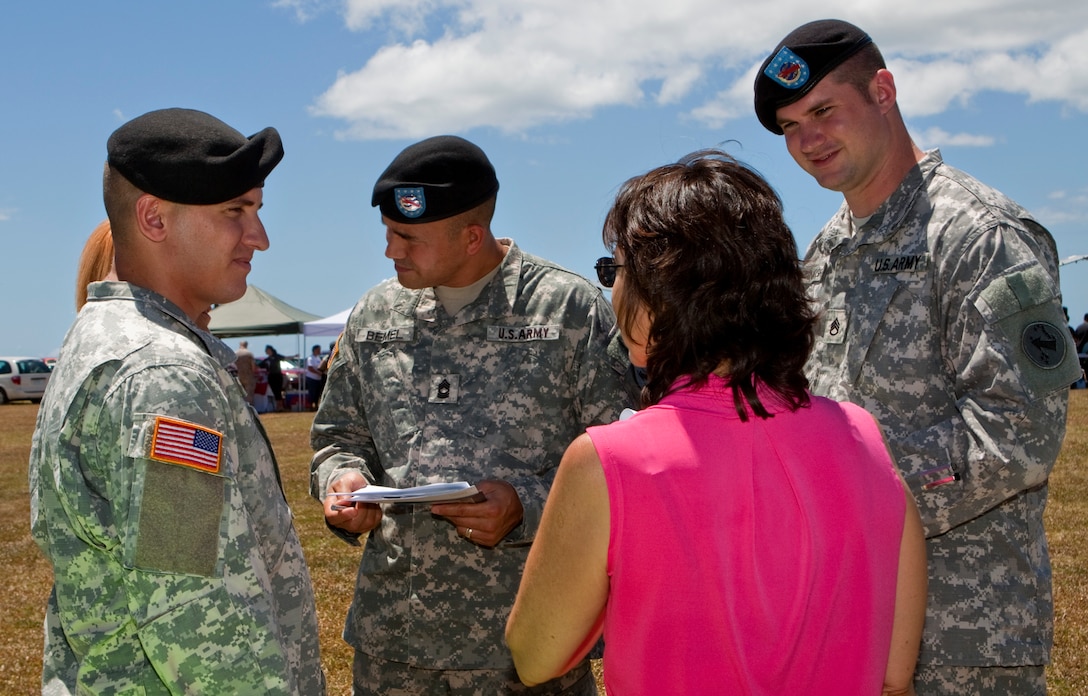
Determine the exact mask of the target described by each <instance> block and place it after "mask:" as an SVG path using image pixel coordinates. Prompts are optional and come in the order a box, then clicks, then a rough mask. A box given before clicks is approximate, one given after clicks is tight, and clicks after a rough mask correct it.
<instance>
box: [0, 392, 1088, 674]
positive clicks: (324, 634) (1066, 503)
mask: <svg viewBox="0 0 1088 696" xmlns="http://www.w3.org/2000/svg"><path fill="white" fill-rule="evenodd" d="M1070 401H1071V403H1070V410H1069V427H1068V432H1067V435H1066V439H1065V445H1064V447H1063V449H1062V454H1061V457H1060V459H1059V461H1058V464H1057V466H1056V467H1055V470H1054V474H1053V476H1052V478H1051V486H1050V505H1049V506H1048V508H1047V529H1048V533H1049V538H1050V548H1051V557H1052V559H1053V564H1054V584H1055V604H1056V607H1055V614H1056V631H1055V645H1054V658H1053V663H1052V664H1051V665H1050V667H1049V669H1048V678H1049V685H1050V693H1051V694H1052V695H1055V696H1075V695H1078V694H1088V659H1085V656H1086V655H1088V390H1082V391H1073V392H1071V399H1070ZM37 412H38V408H37V406H34V405H31V404H26V403H18V404H9V405H6V406H2V407H0V519H3V520H4V529H5V532H4V535H3V537H2V538H0V568H3V569H5V570H4V571H3V572H4V575H5V581H6V582H5V586H4V592H2V593H0V655H2V656H3V657H2V658H0V694H5V695H8V696H15V695H19V694H36V693H39V678H40V675H41V650H42V630H41V623H42V615H43V607H44V604H45V598H46V596H47V595H48V593H49V587H50V583H51V575H50V570H49V566H48V564H47V563H46V562H45V560H44V559H43V558H42V556H41V554H40V553H39V551H38V548H37V547H36V546H35V545H34V542H33V541H32V540H31V538H30V530H29V515H30V508H29V499H28V494H27V475H26V467H27V459H28V457H29V453H30V437H31V432H32V431H33V428H34V418H35V417H36V415H37ZM311 418H312V414H309V413H273V414H265V415H264V416H262V421H263V423H264V425H265V427H266V428H267V429H268V432H269V435H270V437H271V438H272V442H273V445H274V447H275V449H276V454H277V457H278V459H279V462H280V467H281V469H282V472H283V479H284V485H285V487H286V489H287V499H288V501H289V502H290V503H291V506H292V508H293V509H294V511H295V516H296V520H295V521H296V525H297V527H298V530H299V536H300V537H301V538H302V543H303V546H304V547H305V549H306V555H307V559H308V560H309V563H310V568H311V572H312V575H313V581H314V585H315V591H316V594H317V602H318V606H317V609H318V615H319V619H320V622H321V650H322V655H323V659H324V663H325V667H326V670H327V672H328V676H329V693H330V694H348V693H350V689H351V651H350V650H348V649H347V647H346V646H345V645H344V643H343V641H342V640H341V639H340V631H341V627H342V624H343V619H344V615H345V613H346V611H347V606H348V603H349V601H350V599H351V588H352V586H353V583H354V578H355V570H356V568H357V566H358V561H359V553H360V550H359V549H357V548H353V547H349V546H347V545H346V544H344V543H342V542H340V541H339V540H337V539H336V538H335V537H333V536H332V535H331V534H329V533H328V532H327V531H326V530H325V524H324V520H323V519H322V517H321V510H320V507H319V506H318V505H317V503H316V502H314V501H313V500H311V499H310V498H309V496H308V495H307V492H306V486H307V478H308V475H309V460H310V449H309V444H308V443H309V439H308V430H309V425H310V420H311Z"/></svg>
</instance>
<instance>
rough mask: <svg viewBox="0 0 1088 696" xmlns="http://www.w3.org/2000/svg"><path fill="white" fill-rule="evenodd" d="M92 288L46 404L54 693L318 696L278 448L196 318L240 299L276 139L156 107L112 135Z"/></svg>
mask: <svg viewBox="0 0 1088 696" xmlns="http://www.w3.org/2000/svg"><path fill="white" fill-rule="evenodd" d="M107 153H108V162H107V165H106V169H105V175H104V177H103V197H104V199H105V204H106V211H107V213H108V215H109V219H110V225H111V228H112V234H113V239H114V245H115V252H116V270H117V277H118V279H119V280H118V281H115V282H99V283H92V284H91V285H90V288H89V291H88V292H89V298H90V299H89V301H88V303H87V305H86V306H85V307H84V308H83V310H82V311H81V312H80V313H79V316H78V317H77V319H76V322H75V324H74V325H73V326H72V328H71V329H70V330H69V332H68V334H67V336H66V338H65V341H64V345H63V346H62V348H61V352H60V356H59V359H58V361H57V368H56V370H55V371H54V373H53V376H52V379H51V381H50V386H49V390H48V391H47V392H46V396H45V399H44V401H43V402H42V405H41V410H40V412H39V419H38V425H37V429H36V430H35V434H34V441H33V446H32V450H31V459H30V491H31V529H32V532H33V536H34V539H35V541H37V543H38V545H39V546H40V547H41V549H42V551H43V552H44V553H45V555H46V556H47V557H48V559H49V560H50V562H51V564H52V569H53V577H54V586H53V590H52V593H51V594H50V597H49V602H48V607H47V610H46V622H45V632H46V636H45V653H44V664H43V673H42V691H43V693H50V694H54V693H56V694H74V693H156V694H160V693H219V694H227V693H229V694H258V693H259V694H284V695H286V694H320V693H323V692H324V676H323V674H322V671H321V663H320V656H319V648H318V633H317V616H316V611H315V607H314V601H313V590H312V588H311V585H310V576H309V571H308V569H307V567H306V563H305V560H304V559H303V554H302V546H301V545H300V544H299V540H298V537H297V535H296V534H295V530H294V528H293V526H292V522H291V519H292V518H291V511H290V509H289V508H288V506H287V501H286V500H285V499H284V496H283V491H282V489H281V487H280V484H279V472H278V469H277V466H276V461H275V458H274V457H273V454H272V450H271V446H270V445H269V442H268V440H267V438H266V437H265V435H264V432H263V430H262V429H261V428H260V427H259V425H258V424H257V422H256V415H255V414H254V412H253V410H252V409H251V408H249V407H248V406H247V405H246V403H245V401H244V400H243V398H242V392H241V390H240V389H238V387H237V383H236V382H235V380H234V378H233V377H232V376H231V375H230V373H229V372H228V371H227V366H228V365H229V364H230V363H231V362H232V361H233V360H234V351H232V350H231V349H230V348H229V347H227V346H226V345H225V344H224V343H222V342H221V341H219V340H218V339H216V338H215V337H214V336H212V335H211V334H209V333H207V332H205V331H203V330H202V329H201V328H200V326H199V325H198V322H199V320H200V317H201V316H202V315H203V314H204V313H206V312H207V310H208V309H209V308H210V307H211V306H212V305H213V304H221V303H226V302H231V301H233V300H236V299H238V298H240V297H241V296H242V295H243V293H244V292H245V289H246V277H247V275H248V274H249V268H250V260H251V259H252V257H253V254H254V253H255V252H256V251H262V250H264V249H267V248H268V236H267V235H266V233H265V229H264V226H263V225H262V224H261V221H260V218H259V216H258V212H257V211H258V210H259V209H260V207H261V201H262V197H263V192H262V189H261V187H262V186H263V183H264V180H265V177H266V176H267V175H268V173H269V172H271V171H272V169H273V167H275V166H276V164H277V163H278V162H279V161H280V159H281V158H282V156H283V147H282V145H281V144H280V138H279V134H278V133H277V132H276V131H275V130H274V129H272V128H266V129H264V130H262V131H260V132H259V133H257V134H255V135H253V136H251V137H249V138H247V137H245V136H243V135H242V134H241V133H239V132H238V131H236V130H235V129H233V128H231V127H230V126H228V125H227V124H225V123H223V122H222V121H220V120H218V119H216V118H214V117H213V116H210V115H208V114H205V113H202V112H199V111H192V110H188V109H164V110H159V111H152V112H150V113H147V114H144V115H143V116H140V117H138V118H136V119H133V120H132V121H129V122H128V123H126V124H124V125H122V126H121V127H120V128H118V129H117V130H116V131H115V132H114V133H113V134H112V135H111V136H110V138H109V141H108V144H107Z"/></svg>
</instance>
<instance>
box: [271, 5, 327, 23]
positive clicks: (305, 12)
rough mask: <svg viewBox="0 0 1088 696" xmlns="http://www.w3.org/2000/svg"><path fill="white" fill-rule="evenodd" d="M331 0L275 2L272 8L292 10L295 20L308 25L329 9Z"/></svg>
mask: <svg viewBox="0 0 1088 696" xmlns="http://www.w3.org/2000/svg"><path fill="white" fill-rule="evenodd" d="M328 6H329V0H273V1H272V7H279V8H282V9H286V10H291V11H292V12H294V13H295V19H297V20H298V21H299V22H302V23H306V22H308V21H310V20H311V19H313V18H314V17H315V16H317V15H318V14H319V13H320V12H322V11H324V10H326V9H329V7H328Z"/></svg>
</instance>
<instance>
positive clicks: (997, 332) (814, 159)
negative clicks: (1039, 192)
mask: <svg viewBox="0 0 1088 696" xmlns="http://www.w3.org/2000/svg"><path fill="white" fill-rule="evenodd" d="M755 110H756V114H757V116H758V117H759V120H760V122H761V123H762V124H763V125H764V126H765V127H766V128H767V129H768V130H770V131H771V132H774V133H778V134H784V135H785V143H786V147H787V149H788V150H789V152H790V154H791V155H792V156H793V158H794V159H795V160H796V161H797V163H798V164H799V165H800V166H801V168H802V169H804V170H805V171H807V172H808V173H809V174H811V175H812V176H813V178H815V179H816V181H817V182H818V183H819V184H820V185H821V186H823V187H824V188H827V189H831V190H834V191H841V192H842V193H843V196H844V199H845V200H844V202H843V205H842V207H841V208H840V209H839V211H838V212H837V213H836V214H835V215H834V217H832V219H831V220H830V221H829V222H828V223H827V224H826V225H825V226H824V229H823V230H822V231H821V232H820V234H819V235H818V236H817V237H816V239H815V240H814V241H813V242H812V245H811V246H810V247H809V250H808V253H807V254H806V256H805V261H806V264H807V268H808V274H809V282H810V286H809V291H810V295H811V297H813V298H814V299H815V300H816V302H817V305H818V307H819V308H820V310H821V312H822V319H821V322H820V324H819V326H818V328H817V331H816V344H815V347H814V350H813V353H812V357H811V359H810V361H809V365H808V376H809V380H810V381H811V384H812V391H813V392H814V393H816V394H821V395H824V396H827V397H830V398H833V399H836V400H840V401H853V402H854V403H857V404H858V405H860V406H862V407H864V408H865V409H867V410H869V411H870V412H872V413H873V415H874V416H875V417H876V418H877V420H878V421H879V422H880V424H881V426H882V427H883V429H884V432H885V433H886V435H887V436H888V442H889V445H890V447H891V450H892V454H893V457H894V459H895V462H896V464H897V465H898V466H899V469H900V471H901V472H902V474H903V476H904V477H905V479H906V481H907V483H908V484H909V486H910V488H911V491H912V492H913V493H914V497H915V499H916V500H917V503H918V507H919V509H920V510H921V514H922V520H923V522H924V524H925V529H926V535H927V537H928V551H929V592H930V594H929V606H928V613H927V616H926V625H925V636H924V638H923V641H922V651H921V654H920V655H919V665H918V673H917V676H916V681H915V686H916V687H917V689H918V693H920V694H972V696H978V695H980V694H995V695H996V694H1002V695H1007V694H1036V693H1044V692H1045V689H1046V681H1045V672H1044V666H1045V665H1046V663H1047V662H1048V661H1049V658H1050V647H1051V643H1052V641H1053V602H1052V595H1051V582H1050V578H1051V574H1050V559H1049V556H1048V554H1047V543H1046V536H1045V533H1044V529H1043V508H1044V506H1045V505H1046V499H1047V477H1048V476H1049V474H1050V470H1051V468H1052V467H1053V466H1054V461H1055V459H1056V458H1057V456H1058V450H1059V449H1060V447H1061V443H1062V438H1063V437H1064V434H1065V415H1066V403H1067V399H1068V391H1069V385H1070V384H1072V383H1073V382H1074V381H1075V380H1076V379H1077V378H1078V377H1079V376H1080V369H1079V366H1078V364H1077V357H1076V350H1075V348H1074V347H1073V343H1072V340H1071V338H1070V336H1069V332H1068V330H1067V329H1066V323H1065V322H1064V320H1063V316H1062V310H1061V306H1062V304H1061V293H1060V290H1059V285H1058V256H1057V251H1056V249H1055V247H1054V240H1053V239H1052V238H1051V236H1050V234H1049V233H1048V232H1047V231H1046V229H1044V228H1043V227H1042V226H1041V225H1040V224H1039V223H1038V222H1036V221H1035V220H1034V219H1033V218H1032V217H1031V216H1030V215H1029V214H1028V213H1027V211H1025V210H1024V209H1023V208H1021V207H1020V206H1018V205H1017V204H1016V203H1014V202H1013V201H1011V200H1009V199H1008V198H1007V197H1006V196H1004V195H1002V194H1001V193H1000V192H998V191H995V190H994V189H992V188H990V187H988V186H986V185H985V184H982V183H981V182H979V181H978V180H976V179H974V178H973V177H971V176H969V175H967V174H965V173H963V172H961V171H958V170H956V169H953V168H952V167H949V166H948V165H946V164H945V163H944V162H943V160H942V158H941V154H940V152H939V151H937V150H932V151H929V152H922V151H921V150H920V149H918V147H917V146H915V144H914V143H913V142H912V141H911V138H910V135H909V133H908V132H907V129H906V126H905V125H904V123H903V118H902V116H901V115H900V112H899V107H898V104H897V92H896V85H895V81H894V79H893V77H892V74H891V73H890V72H889V71H888V70H887V69H886V68H885V65H884V60H883V58H882V56H881V55H880V51H879V50H878V49H877V47H876V46H875V45H874V44H873V42H872V40H871V39H870V37H869V36H868V35H867V34H866V33H865V32H864V31H862V30H861V29H859V28H858V27H856V26H854V25H852V24H849V23H847V22H843V21H840V20H820V21H817V22H811V23H809V24H805V25H803V26H801V27H799V28H797V29H795V30H794V31H792V32H791V33H790V34H789V35H788V36H786V38H785V39H783V40H782V42H781V43H780V44H779V45H778V46H777V47H776V48H775V49H774V51H772V52H771V54H770V55H769V56H768V57H767V59H766V60H765V61H764V64H763V67H762V68H761V69H760V71H759V72H758V73H757V77H756V83H755Z"/></svg>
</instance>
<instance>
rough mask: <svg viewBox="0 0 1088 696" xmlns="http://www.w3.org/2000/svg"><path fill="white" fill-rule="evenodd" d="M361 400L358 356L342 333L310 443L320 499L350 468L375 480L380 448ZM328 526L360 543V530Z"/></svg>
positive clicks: (313, 486) (312, 487)
mask: <svg viewBox="0 0 1088 696" xmlns="http://www.w3.org/2000/svg"><path fill="white" fill-rule="evenodd" d="M362 404H363V388H362V384H361V382H360V370H359V364H358V356H357V355H356V353H355V352H354V351H353V350H352V349H351V344H350V342H349V341H346V340H345V338H344V337H341V339H340V341H339V347H338V350H337V351H336V354H335V355H334V356H333V358H332V359H331V360H330V361H329V371H328V380H327V382H326V384H325V391H324V392H323V394H322V397H321V404H320V405H319V406H318V410H317V413H316V414H314V422H313V425H312V426H311V428H310V446H311V447H312V448H313V450H314V456H313V458H312V459H311V460H310V495H311V496H312V497H313V498H314V499H315V500H317V501H318V502H322V501H323V500H324V498H325V492H326V491H327V490H328V489H329V485H330V484H332V483H333V482H334V481H335V480H336V479H337V478H338V477H339V476H340V475H341V474H343V473H344V472H345V471H347V470H356V471H359V472H361V473H362V474H363V476H364V477H365V478H366V480H367V482H368V483H375V482H376V476H375V474H374V472H373V471H372V470H371V469H370V467H369V465H374V466H377V463H378V462H379V458H378V452H377V448H376V447H375V445H374V439H373V437H371V434H370V427H369V425H368V424H367V418H366V409H364V408H363V405H362ZM329 529H330V531H332V532H333V533H334V534H336V535H337V536H339V537H340V538H342V539H344V540H345V541H347V542H348V543H351V544H358V543H359V542H358V537H359V535H357V534H349V533H348V532H344V531H343V530H340V529H336V528H333V527H330V528H329Z"/></svg>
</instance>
